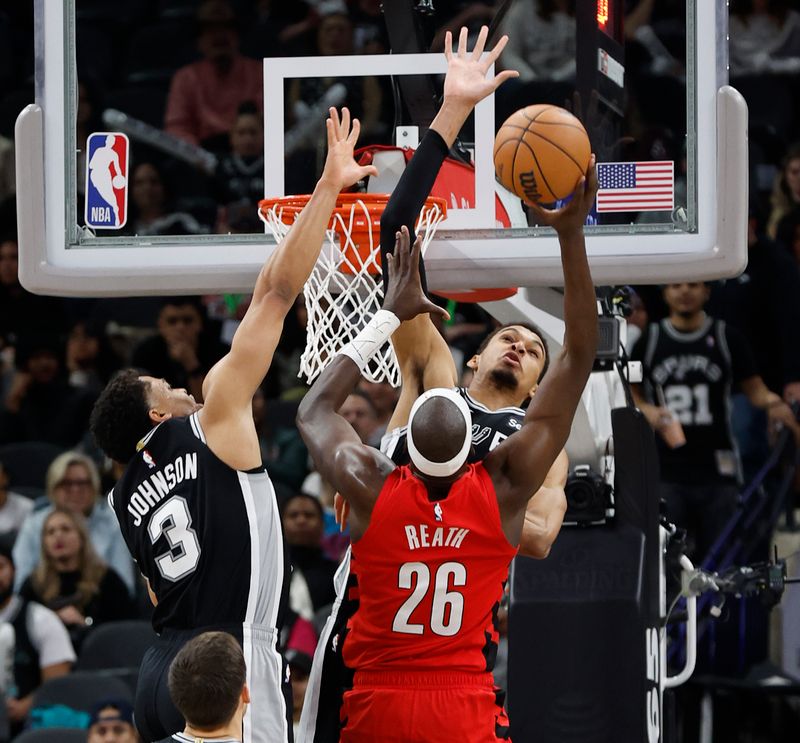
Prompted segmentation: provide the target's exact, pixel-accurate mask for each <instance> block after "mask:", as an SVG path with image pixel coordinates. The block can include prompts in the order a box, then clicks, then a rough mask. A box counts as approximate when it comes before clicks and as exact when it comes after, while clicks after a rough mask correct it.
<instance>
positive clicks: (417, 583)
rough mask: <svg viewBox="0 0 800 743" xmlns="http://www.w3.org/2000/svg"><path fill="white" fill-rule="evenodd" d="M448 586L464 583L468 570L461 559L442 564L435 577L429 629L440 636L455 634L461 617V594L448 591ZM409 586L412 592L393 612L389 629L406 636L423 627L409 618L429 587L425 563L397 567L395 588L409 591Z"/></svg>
mask: <svg viewBox="0 0 800 743" xmlns="http://www.w3.org/2000/svg"><path fill="white" fill-rule="evenodd" d="M415 578H416V580H415ZM451 585H452V586H466V585H467V569H466V568H465V567H464V566H463V565H462V564H461V563H460V562H445V563H442V564H441V565H440V566H439V569H438V570H437V571H436V575H435V577H434V584H433V600H432V602H431V620H430V628H431V631H432V632H433V633H434V634H435V635H441V636H442V637H452V636H453V635H455V634H457V633H458V631H459V630H460V629H461V622H462V620H463V618H464V596H463V595H462V594H460V593H459V592H458V591H451V590H449V588H450V586H451ZM412 587H413V589H414V590H413V591H412V593H411V595H410V596H409V597H408V598H407V599H406V600H405V601H404V602H403V605H402V606H401V607H400V608H399V609H398V610H397V614H395V617H394V621H393V622H392V630H393V631H394V632H401V633H403V634H406V635H421V634H423V633H424V632H425V626H424V625H422V624H412V623H411V622H409V620H410V619H411V615H412V614H413V613H414V609H416V608H417V607H418V606H419V604H420V603H421V602H422V600H423V599H424V598H425V595H426V594H427V593H428V589H429V588H430V587H431V571H430V568H429V567H428V566H427V565H426V564H425V563H424V562H406V563H403V564H402V565H401V566H400V574H399V576H398V588H402V589H405V590H410V589H411V588H412ZM448 609H449V613H448Z"/></svg>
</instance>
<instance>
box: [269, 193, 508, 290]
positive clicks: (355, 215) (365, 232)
mask: <svg viewBox="0 0 800 743" xmlns="http://www.w3.org/2000/svg"><path fill="white" fill-rule="evenodd" d="M390 196H391V194H388V193H340V194H339V195H338V196H337V197H336V206H335V207H334V208H333V215H332V216H331V220H330V222H328V229H332V230H334V231H335V232H336V234H337V235H338V236H339V243H340V245H345V246H347V247H345V248H343V250H342V252H343V254H344V257H345V259H346V261H345V262H344V263H342V265H341V267H340V268H339V270H340V271H341V272H342V273H347V274H352V273H353V271H352V270H351V269H350V266H349V265H348V261H349V263H352V264H353V265H364V264H366V263H367V262H368V261H369V260H370V247H369V246H370V240H369V236H370V234H372V235H378V241H379V240H380V229H381V216H382V215H383V210H384V209H385V208H386V204H387V203H388V202H389V197H390ZM310 198H311V194H300V195H297V196H280V197H278V198H272V199H262V200H261V201H259V202H258V209H259V211H260V212H261V216H262V217H263V218H264V219H267V218H268V215H269V213H270V211H271V210H272V209H273V207H277V217H278V218H279V219H280V221H281V222H283V223H284V224H286V225H292V224H293V223H294V221H295V219H296V218H297V215H298V214H299V213H300V212H301V211H302V210H303V208H304V207H305V205H306V204H307V203H308V200H309V199H310ZM359 201H360V202H361V203H362V204H363V205H364V208H361V209H356V210H354V211H352V223H351V210H352V209H353V205H354V204H355V203H356V202H359ZM433 207H438V208H439V210H440V211H441V213H442V215H443V216H445V217H446V216H447V201H446V200H445V199H443V198H441V197H439V196H429V197H428V198H427V199H425V206H424V207H423V209H431V208H433ZM365 209H366V215H365V213H364V211H365ZM336 215H338V216H339V217H340V219H337V218H336ZM343 224H344V225H346V228H345V227H344V226H343ZM348 233H349V240H350V241H352V244H353V245H354V246H355V250H354V249H353V248H352V247H350V245H349V243H348ZM375 242H376V243H377V241H375ZM354 252H355V253H357V258H356V256H355V255H353V253H354ZM374 262H375V264H377V265H378V266H380V262H381V261H380V254H378V255H376V256H375V258H374ZM434 293H435V294H437V295H439V296H440V297H445V298H446V299H452V300H453V301H455V302H465V303H476V302H497V301H499V300H501V299H508V298H509V297H513V296H514V295H515V294H516V293H517V290H516V289H514V288H501V289H464V290H463V291H456V292H434Z"/></svg>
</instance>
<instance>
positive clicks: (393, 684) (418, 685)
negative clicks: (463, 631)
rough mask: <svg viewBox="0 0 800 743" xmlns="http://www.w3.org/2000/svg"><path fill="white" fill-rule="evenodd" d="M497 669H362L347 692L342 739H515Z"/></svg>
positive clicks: (345, 742)
mask: <svg viewBox="0 0 800 743" xmlns="http://www.w3.org/2000/svg"><path fill="white" fill-rule="evenodd" d="M502 704H503V693H502V692H501V691H500V690H499V689H497V688H496V687H495V686H494V679H493V678H492V674H491V673H484V674H473V673H423V672H420V673H414V672H411V673H379V672H371V671H359V672H357V673H356V675H355V679H354V683H353V689H352V690H351V691H348V692H346V693H345V695H344V702H343V704H342V711H341V720H342V732H341V737H340V738H339V740H340V743H376V742H377V741H380V743H434V741H435V743H497V741H510V740H511V739H510V737H509V733H508V717H506V713H505V711H504V710H503V706H502Z"/></svg>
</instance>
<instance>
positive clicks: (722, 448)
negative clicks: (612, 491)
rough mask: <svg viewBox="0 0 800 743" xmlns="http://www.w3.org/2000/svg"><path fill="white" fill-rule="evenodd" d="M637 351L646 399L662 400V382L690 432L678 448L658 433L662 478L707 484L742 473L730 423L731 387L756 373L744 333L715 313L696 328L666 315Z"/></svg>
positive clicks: (669, 404)
mask: <svg viewBox="0 0 800 743" xmlns="http://www.w3.org/2000/svg"><path fill="white" fill-rule="evenodd" d="M632 357H633V358H634V359H636V360H637V361H641V362H642V364H643V367H644V379H643V385H644V393H645V397H646V399H647V400H648V401H649V402H651V403H653V404H658V403H657V400H658V396H657V392H656V390H657V387H658V386H660V387H661V389H662V390H663V393H664V398H665V400H666V403H667V407H669V409H670V410H671V411H672V412H673V414H674V415H675V416H676V417H677V418H678V420H680V422H681V425H682V426H683V431H684V433H685V435H686V444H684V445H683V446H681V447H678V448H677V449H670V448H669V447H668V446H667V445H666V444H665V443H664V441H663V439H662V438H661V437H660V436H657V437H656V440H657V442H658V451H659V460H660V462H661V478H662V480H665V481H668V482H685V483H690V484H691V483H696V484H703V483H709V482H714V481H718V480H720V479H723V480H724V479H728V480H730V479H731V478H733V479H738V477H739V462H738V456H737V454H736V449H735V444H734V439H733V434H732V432H731V428H730V410H729V405H730V395H731V389H732V387H733V385H734V384H737V383H738V382H741V381H742V380H744V379H747V378H748V377H752V376H753V375H755V374H756V369H755V363H754V361H753V357H752V354H751V353H750V350H749V348H748V346H747V344H746V343H745V341H744V338H743V337H742V336H741V334H740V333H739V332H738V331H737V330H735V329H734V328H730V327H727V326H726V325H725V323H724V322H723V321H721V320H715V319H712V318H710V317H709V318H706V320H705V322H704V323H703V325H702V327H700V328H699V329H698V330H696V331H693V332H691V333H683V332H681V331H679V330H676V329H675V327H674V326H673V325H672V323H671V322H670V321H669V320H668V319H665V320H662V321H661V322H660V323H658V324H655V323H654V324H651V325H650V326H649V327H648V328H647V330H646V331H645V333H643V334H642V337H641V338H639V340H638V341H637V342H636V345H635V346H634V348H633V352H632Z"/></svg>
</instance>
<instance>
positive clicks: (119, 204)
mask: <svg viewBox="0 0 800 743" xmlns="http://www.w3.org/2000/svg"><path fill="white" fill-rule="evenodd" d="M128 151H129V145H128V138H127V137H126V136H125V135H124V134H119V133H117V132H95V133H94V134H90V135H89V139H88V140H86V212H85V214H84V219H85V221H86V226H87V227H95V228H98V227H101V228H104V229H108V230H118V229H120V228H121V227H123V226H124V225H125V222H126V220H127V219H128Z"/></svg>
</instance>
